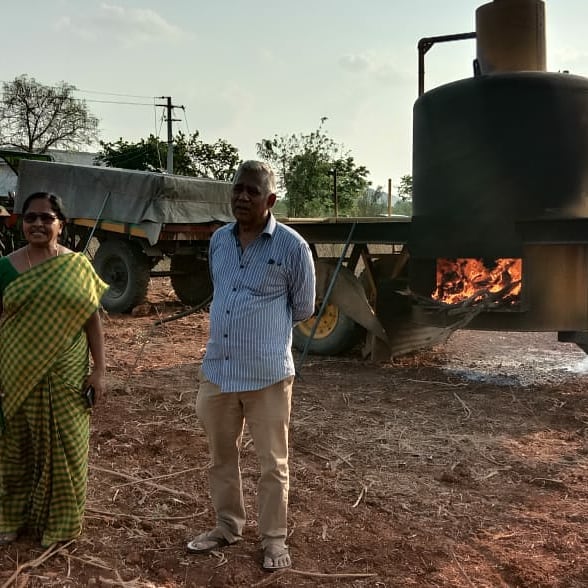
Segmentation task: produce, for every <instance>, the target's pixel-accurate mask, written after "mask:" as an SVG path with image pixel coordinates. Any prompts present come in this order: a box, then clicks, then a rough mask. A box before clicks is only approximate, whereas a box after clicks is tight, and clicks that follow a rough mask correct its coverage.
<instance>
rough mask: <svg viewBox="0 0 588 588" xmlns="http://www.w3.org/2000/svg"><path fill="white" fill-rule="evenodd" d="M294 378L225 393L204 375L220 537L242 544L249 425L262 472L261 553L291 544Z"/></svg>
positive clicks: (201, 401) (202, 408) (204, 414)
mask: <svg viewBox="0 0 588 588" xmlns="http://www.w3.org/2000/svg"><path fill="white" fill-rule="evenodd" d="M293 381H294V378H293V377H288V378H286V379H285V380H281V381H280V382H276V383H275V384H272V385H271V386H268V387H266V388H262V389H261V390H253V391H250V392H221V391H220V388H219V386H217V385H216V384H213V383H212V382H209V381H208V380H207V379H206V376H204V374H203V373H202V370H201V371H200V388H199V391H198V397H197V399H196V414H197V415H198V418H199V419H200V421H201V423H202V426H203V427H204V430H205V432H206V435H207V438H208V445H209V451H210V456H211V458H212V464H211V466H210V469H209V484H210V495H211V498H212V503H213V506H214V509H215V511H216V525H217V526H216V529H215V532H216V533H220V534H222V536H223V537H224V538H225V539H226V540H227V541H228V542H229V543H234V542H236V541H239V540H240V539H241V534H242V531H243V525H244V524H245V514H246V513H245V505H244V502H243V488H242V483H241V469H240V467H239V453H240V447H241V439H242V436H243V426H244V423H245V422H247V426H248V427H249V432H250V434H251V437H252V439H253V443H254V446H255V452H256V454H257V457H258V459H259V462H260V466H261V476H260V478H259V481H258V484H257V508H258V529H259V534H260V535H261V538H262V547H265V546H266V545H268V544H271V543H278V544H283V543H284V542H285V540H286V532H287V516H288V490H289V472H288V427H289V424H290V406H291V400H292V383H293Z"/></svg>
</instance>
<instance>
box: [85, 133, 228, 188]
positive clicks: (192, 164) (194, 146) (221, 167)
mask: <svg viewBox="0 0 588 588" xmlns="http://www.w3.org/2000/svg"><path fill="white" fill-rule="evenodd" d="M199 136H200V135H199V132H198V131H196V132H195V133H193V134H192V135H190V136H186V135H184V133H182V132H179V133H178V134H177V135H176V137H175V139H174V153H173V155H174V157H173V162H174V169H173V171H174V173H176V174H181V175H185V176H196V177H204V178H211V179H215V180H225V181H230V180H231V179H232V178H233V175H234V173H235V170H236V169H237V166H238V164H239V162H240V158H239V151H238V149H237V148H236V147H234V146H233V145H231V144H230V143H228V142H227V141H225V140H224V139H218V140H217V141H216V142H215V143H204V142H203V141H201V140H200V138H199ZM100 146H101V148H102V150H101V151H100V152H99V154H98V156H97V157H96V161H97V162H99V163H104V164H106V165H107V166H109V167H121V168H124V169H138V170H143V171H146V170H150V171H157V172H163V171H165V170H166V166H167V149H168V146H167V143H166V142H164V141H162V140H161V139H159V138H158V137H156V136H155V135H149V137H147V139H140V140H139V141H138V142H136V143H130V142H128V141H125V140H123V139H122V138H120V139H119V140H118V141H115V142H110V143H106V142H104V141H101V142H100Z"/></svg>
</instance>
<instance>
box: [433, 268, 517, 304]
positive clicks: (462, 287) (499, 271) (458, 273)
mask: <svg viewBox="0 0 588 588" xmlns="http://www.w3.org/2000/svg"><path fill="white" fill-rule="evenodd" d="M522 267H523V264H522V260H521V259H513V258H504V259H496V260H495V261H494V265H493V267H491V268H487V267H486V266H485V265H484V263H483V261H482V260H481V259H466V258H458V259H438V260H437V288H436V290H435V292H433V295H432V298H434V299H435V300H439V301H440V302H445V303H447V304H455V303H458V302H463V301H464V300H467V299H468V298H472V297H476V295H479V296H482V295H483V294H484V293H487V292H490V293H496V292H500V291H501V290H504V289H505V288H506V289H507V293H505V297H504V298H503V299H502V300H501V302H503V303H505V302H507V303H510V304H514V303H516V302H518V299H519V297H520V293H521V276H522ZM514 282H518V284H515V285H513V286H512V289H510V290H508V287H509V286H511V285H512V284H513V283H514Z"/></svg>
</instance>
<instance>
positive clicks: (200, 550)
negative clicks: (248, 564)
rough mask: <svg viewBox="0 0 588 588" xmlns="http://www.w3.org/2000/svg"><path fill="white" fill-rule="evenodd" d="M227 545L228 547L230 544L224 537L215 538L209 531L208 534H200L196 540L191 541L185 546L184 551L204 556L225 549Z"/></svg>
mask: <svg viewBox="0 0 588 588" xmlns="http://www.w3.org/2000/svg"><path fill="white" fill-rule="evenodd" d="M227 545H230V543H229V542H228V541H227V540H226V539H225V538H224V537H217V536H215V535H212V533H211V532H210V531H209V532H208V533H201V534H200V535H198V537H196V539H192V541H190V543H188V545H187V546H186V550H187V551H188V553H196V554H200V555H204V554H206V553H210V552H211V551H216V550H217V549H222V548H223V547H227Z"/></svg>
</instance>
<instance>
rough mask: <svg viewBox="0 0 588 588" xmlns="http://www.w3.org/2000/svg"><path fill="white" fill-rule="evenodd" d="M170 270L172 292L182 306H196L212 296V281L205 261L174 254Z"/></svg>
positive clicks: (196, 257)
mask: <svg viewBox="0 0 588 588" xmlns="http://www.w3.org/2000/svg"><path fill="white" fill-rule="evenodd" d="M170 270H171V283H172V286H173V288H174V292H175V293H176V296H177V297H178V298H179V299H180V301H181V302H183V303H184V304H186V305H188V306H198V305H199V304H202V303H203V302H205V301H206V300H207V299H208V298H210V296H211V295H212V280H211V279H210V270H209V268H208V261H206V260H205V259H202V258H201V257H199V256H197V255H182V254H176V255H173V256H172V258H171V264H170Z"/></svg>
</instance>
